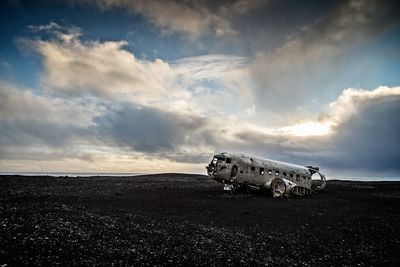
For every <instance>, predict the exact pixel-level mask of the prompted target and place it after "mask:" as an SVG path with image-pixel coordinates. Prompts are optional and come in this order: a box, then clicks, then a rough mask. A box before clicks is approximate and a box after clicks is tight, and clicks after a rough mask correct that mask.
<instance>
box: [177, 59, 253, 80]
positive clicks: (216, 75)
mask: <svg viewBox="0 0 400 267" xmlns="http://www.w3.org/2000/svg"><path fill="white" fill-rule="evenodd" d="M248 63H249V59H248V58H245V57H239V56H232V55H204V56H198V57H187V58H181V59H178V60H175V61H173V62H171V67H172V68H173V70H174V71H175V73H176V74H177V75H182V76H185V77H187V78H190V79H191V80H200V81H201V80H216V79H221V78H223V77H224V75H225V74H226V72H228V71H231V70H236V69H240V68H243V67H245V66H246V65H247V64H248Z"/></svg>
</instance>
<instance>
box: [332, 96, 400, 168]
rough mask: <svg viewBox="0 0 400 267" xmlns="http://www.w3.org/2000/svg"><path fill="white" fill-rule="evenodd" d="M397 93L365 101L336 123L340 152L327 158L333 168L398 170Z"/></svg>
mask: <svg viewBox="0 0 400 267" xmlns="http://www.w3.org/2000/svg"><path fill="white" fill-rule="evenodd" d="M399 114H400V96H382V97H379V98H374V99H370V100H367V101H365V103H363V105H362V106H361V107H360V109H359V111H358V114H355V115H354V116H352V117H350V118H349V119H348V120H347V121H345V122H343V123H342V124H340V125H338V126H337V127H336V128H335V129H334V130H335V132H336V134H335V136H334V138H333V139H332V140H330V141H329V142H332V144H334V145H335V148H336V150H337V151H338V152H341V153H342V155H341V157H340V158H335V160H332V161H327V164H329V166H330V167H332V168H334V167H337V168H341V167H343V168H345V169H351V168H362V169H364V170H370V171H374V172H376V171H378V172H386V171H396V172H398V171H400V164H399V162H400V150H399V148H400V117H399Z"/></svg>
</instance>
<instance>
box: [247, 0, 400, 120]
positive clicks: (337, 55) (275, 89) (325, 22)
mask: <svg viewBox="0 0 400 267" xmlns="http://www.w3.org/2000/svg"><path fill="white" fill-rule="evenodd" d="M397 10H398V7H393V6H392V5H391V4H390V2H386V1H343V2H337V4H335V5H333V6H332V9H331V10H329V12H324V13H323V15H321V14H316V17H315V20H311V21H308V24H306V25H303V26H302V27H299V26H297V27H295V28H293V30H292V33H290V34H289V35H288V36H287V40H285V41H284V42H283V44H281V45H280V46H278V47H277V48H275V49H274V50H271V49H270V48H269V49H265V50H263V51H259V52H257V53H256V54H255V60H254V61H253V63H252V65H251V66H250V67H249V73H250V75H251V77H252V79H253V80H254V84H255V87H254V90H255V95H257V96H258V99H259V100H260V102H262V103H264V105H260V104H261V103H258V105H257V106H260V108H262V107H263V106H267V107H268V108H273V109H274V110H276V111H277V112H276V113H278V114H279V113H280V114H282V113H287V112H293V109H294V108H296V107H299V106H302V105H303V106H304V105H310V103H311V102H316V101H318V99H321V96H323V94H326V92H327V89H325V88H324V87H326V85H327V84H338V82H340V79H341V76H342V74H341V72H340V71H338V70H341V69H346V70H347V69H349V65H348V62H347V58H348V57H349V56H350V53H351V48H353V47H355V46H356V45H359V44H361V43H363V42H366V41H368V40H370V38H371V37H373V36H376V35H378V34H381V33H383V32H384V31H385V30H387V29H388V28H389V27H390V26H392V25H393V23H395V22H397V23H398V14H397V12H398V11H397ZM326 11H327V10H326ZM282 30H283V31H284V30H285V29H282ZM338 80H339V81H338ZM293 99H296V103H293Z"/></svg>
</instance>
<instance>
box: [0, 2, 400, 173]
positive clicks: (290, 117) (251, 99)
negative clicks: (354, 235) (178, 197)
mask: <svg viewBox="0 0 400 267" xmlns="http://www.w3.org/2000/svg"><path fill="white" fill-rule="evenodd" d="M0 13H1V14H0V25H1V26H0V34H1V42H0V171H2V172H12V171H18V172H22V171H27V172H32V171H38V172H57V171H58V172H135V173H138V172H144V173H159V172H186V173H203V174H205V173H206V171H205V166H206V165H207V164H208V162H209V161H210V160H211V158H212V155H213V154H216V153H220V152H225V151H227V152H236V153H245V154H249V155H255V156H259V157H266V158H270V159H275V160H281V161H286V162H290V163H295V164H299V165H312V166H319V167H320V169H321V171H322V172H324V173H325V174H326V175H327V176H331V177H339V176H341V177H400V2H399V1H395V0H393V1H391V0H386V1H385V0H383V1H382V0H379V1H378V0H376V1H374V0H370V1H362V0H350V1H316V0H315V1H313V0H309V1H297V0H296V1H295V0H293V1H290V0H287V1H279V0H265V1H259V0H238V1H211V0H210V1H195V0H193V1H191V0H182V1H178V0H176V1H170V0H146V1H145V0H138V1H134V0H133V1H128V0H92V1H91V0H66V1H61V0H59V1H57V0H42V1H40V0H38V1H23V0H19V1H18V0H13V1H10V0H8V1H1V3H0Z"/></svg>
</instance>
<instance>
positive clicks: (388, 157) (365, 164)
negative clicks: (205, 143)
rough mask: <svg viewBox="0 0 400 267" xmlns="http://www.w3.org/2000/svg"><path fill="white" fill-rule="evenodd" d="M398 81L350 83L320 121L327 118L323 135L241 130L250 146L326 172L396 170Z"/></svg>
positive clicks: (399, 126)
mask: <svg viewBox="0 0 400 267" xmlns="http://www.w3.org/2000/svg"><path fill="white" fill-rule="evenodd" d="M399 112H400V87H392V88H390V87H384V86H382V87H378V88H376V89H375V90H372V91H367V90H362V89H353V88H349V89H346V90H344V91H343V93H342V94H341V95H340V97H339V98H338V99H337V100H336V101H333V102H332V103H331V104H330V105H329V108H328V110H326V111H325V112H323V113H321V114H320V116H319V119H318V120H316V121H308V122H306V123H315V124H321V123H329V124H330V125H331V130H330V132H329V133H328V134H325V135H320V136H317V135H311V136H295V135H291V134H282V132H279V131H277V132H275V133H273V132H264V133H263V132H260V131H259V132H257V131H255V130H251V131H246V130H244V131H242V132H238V133H237V134H236V136H237V137H238V138H239V139H240V140H242V141H243V142H244V143H247V148H248V149H250V151H255V152H256V153H258V154H259V155H261V156H266V157H269V158H277V159H280V160H284V161H289V162H295V163H298V164H303V165H307V164H314V165H319V166H320V167H322V169H327V170H328V174H330V175H334V176H336V177H337V176H339V175H343V174H347V175H352V174H353V175H366V176H371V175H378V176H385V175H398V173H399V171H400V167H399V165H398V162H399V160H400V152H399V151H398V147H399V146H400V140H399V138H398V136H399V135H400V119H399V117H398V114H399Z"/></svg>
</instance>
